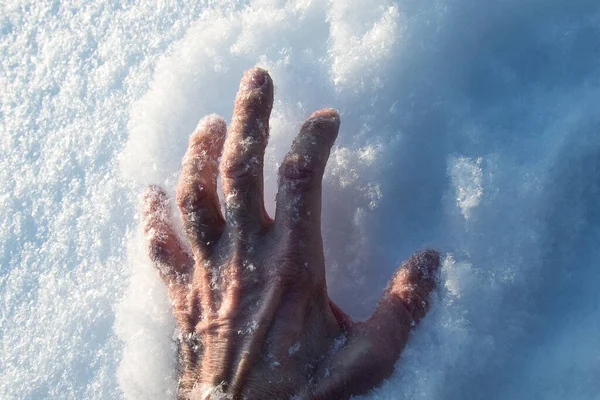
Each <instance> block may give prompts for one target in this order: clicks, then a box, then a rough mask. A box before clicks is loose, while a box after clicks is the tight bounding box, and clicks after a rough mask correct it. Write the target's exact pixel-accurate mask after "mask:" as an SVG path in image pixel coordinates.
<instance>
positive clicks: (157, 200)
mask: <svg viewBox="0 0 600 400" xmlns="http://www.w3.org/2000/svg"><path fill="white" fill-rule="evenodd" d="M140 200H141V203H142V210H143V214H144V215H147V214H149V213H151V212H154V211H156V209H157V208H160V207H161V206H162V205H163V204H164V203H165V202H166V201H167V200H168V197H167V194H166V193H165V191H164V190H163V189H162V188H161V187H160V186H158V185H148V186H147V187H146V188H145V189H144V191H143V192H142V195H141V196H140Z"/></svg>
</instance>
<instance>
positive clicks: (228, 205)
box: [221, 68, 273, 229]
mask: <svg viewBox="0 0 600 400" xmlns="http://www.w3.org/2000/svg"><path fill="white" fill-rule="evenodd" d="M272 107H273V82H272V80H271V77H270V76H269V74H268V73H267V71H265V70H263V69H261V68H253V69H251V70H248V71H246V73H245V74H244V77H243V78H242V80H241V83H240V88H239V91H238V94H237V97H236V100H235V107H234V111H233V118H232V121H231V126H230V127H229V132H228V134H227V139H226V140H225V149H224V152H223V158H222V160H221V172H222V182H223V194H224V196H225V214H226V220H227V222H226V223H227V224H228V225H230V226H231V227H233V228H237V229H245V228H249V227H254V228H256V227H259V226H261V225H264V224H265V223H267V222H268V221H269V218H268V216H267V213H266V211H265V206H264V200H263V196H264V195H263V193H264V189H263V160H264V153H265V147H266V146H267V141H268V136H269V116H270V114H271V109H272Z"/></svg>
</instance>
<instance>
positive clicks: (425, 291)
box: [311, 250, 440, 399]
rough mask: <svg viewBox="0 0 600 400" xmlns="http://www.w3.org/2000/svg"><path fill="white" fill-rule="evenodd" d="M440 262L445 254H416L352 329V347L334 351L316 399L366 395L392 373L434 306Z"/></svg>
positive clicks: (315, 394) (313, 393)
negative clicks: (413, 331)
mask: <svg viewBox="0 0 600 400" xmlns="http://www.w3.org/2000/svg"><path fill="white" fill-rule="evenodd" d="M439 264H440V255H439V254H438V253H437V252H436V251H434V250H425V251H422V252H419V253H416V254H414V255H413V256H412V257H411V258H409V259H408V260H407V261H405V262H404V263H403V264H402V266H401V267H400V268H399V269H398V271H397V272H396V273H395V274H394V277H393V278H392V280H391V281H390V283H389V285H388V287H387V288H386V290H385V291H384V293H383V296H382V298H381V300H380V301H379V304H378V305H377V309H376V310H375V312H374V313H373V315H372V316H371V318H369V320H368V321H366V322H364V323H359V324H356V325H354V326H353V327H352V328H351V329H350V330H349V331H348V338H347V342H346V345H345V346H344V347H343V348H342V349H341V350H340V351H339V352H338V353H336V354H335V355H333V357H332V360H331V362H330V363H329V366H328V367H327V368H326V369H325V371H324V375H325V379H324V380H323V381H321V382H320V383H319V384H317V386H316V388H315V389H314V391H313V392H312V393H311V398H314V399H344V398H348V397H349V396H350V395H356V394H362V393H366V392H367V391H369V390H370V389H372V388H374V387H375V386H377V385H379V384H380V383H381V382H382V381H383V380H384V379H386V378H388V377H389V376H390V375H391V374H392V372H393V371H394V365H395V364H396V361H397V359H398V357H399V356H400V353H401V351H402V350H403V349H404V346H406V343H407V342H408V338H409V334H410V331H411V329H412V328H413V327H414V326H416V324H417V323H418V322H419V321H420V320H421V319H422V318H423V317H424V316H425V313H426V312H427V310H428V308H429V294H430V293H431V291H432V290H433V289H434V287H435V283H436V276H437V270H438V268H439Z"/></svg>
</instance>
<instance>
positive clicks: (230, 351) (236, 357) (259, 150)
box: [143, 68, 439, 400]
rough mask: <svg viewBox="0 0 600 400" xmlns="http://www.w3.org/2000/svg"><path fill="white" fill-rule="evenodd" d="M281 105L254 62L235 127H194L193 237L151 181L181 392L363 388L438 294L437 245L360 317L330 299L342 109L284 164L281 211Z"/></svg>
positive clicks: (182, 188)
mask: <svg viewBox="0 0 600 400" xmlns="http://www.w3.org/2000/svg"><path fill="white" fill-rule="evenodd" d="M272 105H273V82H272V80H271V77H270V76H269V74H268V73H267V72H266V71H264V70H262V69H260V68H254V69H251V70H249V71H247V72H246V73H245V75H244V77H243V78H242V81H241V84H240V89H239V92H238V94H237V97H236V101H235V109H234V113H233V118H232V123H231V126H230V127H229V131H228V132H227V135H226V127H225V122H224V121H223V119H222V118H220V117H217V116H214V115H211V116H208V117H206V118H204V119H203V120H202V121H201V122H200V124H199V125H198V128H197V130H196V132H195V133H194V134H192V136H191V138H190V142H189V147H188V149H187V152H186V154H185V157H184V158H183V168H182V172H181V178H180V181H179V184H178V187H177V205H178V207H179V210H180V212H181V216H182V219H183V227H184V232H185V234H186V236H187V240H188V242H189V246H188V247H186V246H183V245H182V244H180V242H179V240H178V238H177V235H176V234H175V233H174V230H173V227H172V225H171V215H170V212H169V210H170V206H169V199H168V198H167V196H166V194H165V193H164V192H163V191H161V190H160V189H159V188H157V187H150V188H149V189H148V190H147V191H146V193H145V194H144V197H143V199H144V209H143V226H144V231H145V233H146V235H147V237H148V238H149V252H150V257H151V258H152V260H153V262H154V263H155V265H156V267H157V269H158V271H159V273H160V276H161V278H162V279H163V281H164V282H165V284H166V285H167V287H168V290H169V295H170V298H171V300H172V302H173V306H174V313H175V316H176V319H177V323H178V325H179V329H180V337H179V355H180V369H179V373H180V380H179V391H178V397H179V398H180V399H222V398H231V399H286V400H288V399H291V398H295V399H346V398H348V397H349V396H350V395H353V394H360V393H365V392H367V391H368V390H369V389H371V388H373V387H375V386H377V385H379V384H380V383H381V382H382V381H383V380H384V379H385V378H387V377H388V376H390V374H391V373H392V371H393V369H394V364H395V362H396V360H397V359H398V357H399V355H400V352H401V351H402V349H403V348H404V346H405V345H406V342H407V340H408V337H409V333H410V331H411V329H412V327H413V326H414V325H415V324H416V323H417V322H418V321H419V320H420V319H421V318H422V317H423V316H424V314H425V312H426V311H427V308H428V297H429V293H430V292H431V290H432V289H433V287H434V285H435V274H436V271H437V268H438V265H439V255H438V253H436V252H435V251H432V250H428V251H424V252H420V253H417V254H415V255H413V256H412V257H411V258H410V259H409V260H408V261H406V262H405V263H404V264H403V265H402V266H401V268H400V269H399V270H398V271H397V272H396V274H395V275H394V277H393V278H392V280H391V282H390V284H389V285H388V287H387V288H386V289H385V291H384V293H383V297H382V299H381V301H380V302H379V305H378V306H377V309H376V310H375V312H374V314H373V315H372V316H371V318H369V320H367V321H365V322H353V321H352V320H351V319H350V318H349V317H348V316H347V315H346V314H344V312H342V311H341V310H340V309H339V308H338V307H337V306H336V305H335V304H334V303H333V302H332V301H331V299H330V298H329V296H328V295H327V286H326V283H325V261H324V257H323V244H322V239H321V226H320V225H321V181H322V177H323V171H324V169H325V164H326V162H327V159H328V157H329V152H330V149H331V146H332V145H333V143H334V141H335V138H336V136H337V134H338V129H339V126H340V118H339V115H338V114H337V112H336V111H334V110H332V109H324V110H320V111H317V112H315V113H314V114H313V115H312V116H311V117H310V118H309V119H308V120H306V122H305V123H304V125H303V126H302V128H301V129H300V133H299V134H298V136H297V137H296V139H295V140H294V143H293V144H292V148H291V150H290V152H289V153H288V154H287V156H286V157H285V159H284V160H283V163H282V164H281V167H280V168H279V192H278V194H277V207H276V212H275V218H274V219H272V218H270V217H269V216H268V215H267V213H266V211H265V208H264V204H263V155H264V151H265V147H266V145H267V139H268V135H269V115H270V112H271V108H272ZM221 152H223V156H222V158H221V161H220V165H219V156H220V155H221ZM219 174H220V176H221V182H222V189H223V195H224V197H225V198H224V210H225V216H223V215H222V213H221V208H220V203H219V198H218V195H217V177H218V175H219ZM187 248H189V249H190V251H191V254H188V251H186V250H185V249H187Z"/></svg>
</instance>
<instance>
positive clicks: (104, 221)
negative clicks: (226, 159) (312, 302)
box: [0, 0, 600, 399]
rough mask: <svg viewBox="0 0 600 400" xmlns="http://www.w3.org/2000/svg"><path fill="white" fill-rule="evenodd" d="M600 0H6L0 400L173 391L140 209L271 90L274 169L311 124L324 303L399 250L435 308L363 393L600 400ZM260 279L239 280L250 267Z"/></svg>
mask: <svg viewBox="0 0 600 400" xmlns="http://www.w3.org/2000/svg"><path fill="white" fill-rule="evenodd" d="M599 34H600V4H599V3H598V2H597V1H596V0H547V1H540V0H525V1H523V0H518V1H517V0H505V1H493V0H480V1H470V0H422V1H413V0H397V1H392V0H373V1H357V0H331V1H326V0H296V1H288V2H284V1H282V0H258V1H253V2H252V6H248V5H247V4H246V3H243V2H238V1H230V2H228V1H219V2H214V1H205V2H197V1H191V0H189V1H187V0H180V1H174V0H165V1H161V2H143V3H140V4H137V3H130V2H129V3H121V2H100V1H98V2H79V1H77V2H76V1H71V2H69V1H64V2H40V1H34V0H19V1H16V0H4V1H3V2H2V4H1V5H0V65H1V67H0V210H2V211H3V212H2V213H0V298H1V299H2V301H1V302H0V347H1V351H0V398H2V399H48V398H52V399H82V398H85V399H88V398H89V399H120V398H124V399H165V398H174V390H175V386H176V383H175V382H176V381H175V376H174V368H173V365H174V362H175V347H174V341H173V338H174V337H176V336H177V332H176V330H175V322H174V319H173V317H172V315H171V313H170V309H169V302H168V300H167V296H166V290H165V288H164V287H163V285H162V282H161V281H160V279H159V278H158V276H157V274H156V273H155V271H154V270H153V268H152V266H151V265H150V262H149V260H148V259H147V256H146V254H145V249H144V247H143V241H142V238H143V235H142V233H141V232H140V227H139V222H140V221H139V219H138V217H137V210H138V196H139V194H140V193H141V191H142V190H143V188H144V187H145V186H146V185H147V184H149V183H155V184H160V185H162V186H163V187H164V188H165V189H166V190H167V191H168V193H169V194H170V195H171V196H174V189H175V184H176V181H177V179H178V172H179V169H180V165H181V158H182V156H183V155H184V152H185V149H186V145H187V142H188V138H189V135H190V133H192V132H193V131H194V129H195V128H196V126H197V124H198V121H199V120H201V118H202V117H204V116H205V115H209V114H212V113H216V114H219V115H221V116H223V117H224V118H225V120H226V121H230V119H231V110H232V107H233V99H234V96H235V93H236V91H237V88H238V84H239V79H240V78H241V76H242V73H243V71H244V70H245V69H248V68H249V67H251V66H254V65H259V66H261V67H264V68H267V69H268V70H269V73H270V74H271V76H272V77H273V80H274V82H275V85H276V94H275V96H276V98H275V105H274V108H273V115H272V119H271V137H270V141H269V147H268V149H267V154H266V158H265V174H266V177H265V195H266V198H267V209H268V211H269V212H270V213H271V214H272V213H273V210H274V198H275V192H276V188H277V173H276V171H277V169H278V167H279V164H280V163H281V161H282V160H283V157H284V155H285V154H286V153H287V152H288V150H289V146H290V145H291V143H292V140H293V138H294V135H295V134H296V132H297V130H298V129H299V127H300V126H301V124H302V122H303V121H304V119H305V118H307V117H308V116H309V115H310V114H311V113H312V112H313V111H315V110H317V109H320V108H324V107H334V108H336V109H337V110H339V112H340V116H341V128H340V135H339V137H338V140H337V144H336V147H335V148H334V149H333V150H332V153H331V157H330V162H329V165H328V167H327V171H326V174H325V181H324V199H323V237H324V240H325V249H326V259H327V267H328V271H327V274H328V281H329V293H330V294H331V296H332V297H333V299H334V300H335V301H336V302H337V303H338V304H339V305H340V306H342V307H343V308H344V309H345V310H346V311H347V312H348V313H349V314H351V315H352V316H354V317H357V318H364V317H366V316H367V315H369V313H370V312H371V311H372V309H373V307H374V305H375V303H376V301H377V299H378V297H379V296H380V294H381V290H382V289H383V287H384V286H385V284H386V282H387V279H388V278H389V277H390V276H391V275H392V273H393V271H394V270H395V268H396V267H397V266H398V265H399V263H400V262H401V261H402V260H404V259H406V258H407V257H408V256H409V255H410V254H411V253H412V252H414V251H416V250H418V249H420V248H424V247H434V248H437V249H439V250H441V251H443V252H445V253H446V254H447V256H446V257H445V260H444V263H443V267H442V271H441V277H440V285H439V288H438V290H437V291H436V292H435V293H434V294H433V296H432V309H431V312H430V313H429V314H428V316H427V317H426V318H425V320H424V321H423V322H422V323H421V325H420V326H419V327H418V328H417V329H416V330H415V334H414V335H413V337H412V338H411V341H410V342H409V344H408V346H407V348H406V350H405V352H404V353H403V355H402V358H401V359H400V361H399V362H398V364H397V368H396V371H395V373H394V374H393V376H392V377H391V378H390V379H389V380H388V381H387V382H386V383H385V384H384V385H383V386H382V387H381V388H379V389H376V390H375V391H373V392H372V393H370V394H369V395H368V396H366V398H369V399H466V398H485V399H507V398H510V399H532V398H542V399H565V398H567V399H597V398H598V393H600V381H599V380H598V379H597V378H598V376H599V375H600V335H597V334H596V332H598V331H600V306H599V305H600V304H599V297H598V295H597V288H598V286H599V285H600V268H599V267H600V265H599V264H600V246H598V243H600V211H598V210H600V208H599V204H600V134H599V133H598V127H599V126H600V114H598V110H597V104H598V102H599V101H600V69H599V68H598V63H599V61H600V48H599V47H598V40H597V38H598V37H599ZM249 268H250V266H249Z"/></svg>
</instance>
